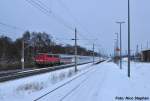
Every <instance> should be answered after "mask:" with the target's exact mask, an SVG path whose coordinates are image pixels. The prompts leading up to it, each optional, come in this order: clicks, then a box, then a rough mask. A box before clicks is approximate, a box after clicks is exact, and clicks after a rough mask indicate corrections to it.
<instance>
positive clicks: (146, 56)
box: [141, 49, 150, 62]
mask: <svg viewBox="0 0 150 101" xmlns="http://www.w3.org/2000/svg"><path fill="white" fill-rule="evenodd" d="M141 55H142V57H141V59H142V61H144V62H150V49H146V50H142V52H141Z"/></svg>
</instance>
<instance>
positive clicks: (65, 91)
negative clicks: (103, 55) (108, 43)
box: [0, 62, 150, 101]
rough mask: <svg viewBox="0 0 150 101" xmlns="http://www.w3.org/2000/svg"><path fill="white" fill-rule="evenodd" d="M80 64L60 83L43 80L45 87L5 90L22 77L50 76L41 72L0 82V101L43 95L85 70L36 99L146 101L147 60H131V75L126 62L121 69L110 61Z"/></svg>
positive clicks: (148, 93) (149, 97) (149, 94)
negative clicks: (128, 73)
mask: <svg viewBox="0 0 150 101" xmlns="http://www.w3.org/2000/svg"><path fill="white" fill-rule="evenodd" d="M84 66H85V67H84ZM84 66H83V67H82V69H81V71H79V72H78V73H77V74H76V75H73V76H71V77H69V78H67V79H64V80H62V81H61V82H58V83H56V84H51V83H50V82H48V81H47V83H44V84H46V85H45V86H44V87H45V88H44V89H41V90H40V91H36V92H24V91H23V92H20V93H16V92H14V93H16V94H14V95H15V96H14V95H13V94H12V95H11V94H10V93H9V91H11V90H9V88H10V89H12V86H16V85H20V84H24V83H25V82H27V81H26V80H29V81H30V82H31V81H32V82H33V81H37V79H38V78H39V81H46V80H47V78H48V77H47V76H50V75H48V74H45V75H41V77H40V76H36V77H32V78H30V79H27V78H26V79H24V80H21V81H18V82H17V81H14V82H13V83H12V82H6V83H5V85H4V84H0V101H9V100H10V99H11V101H34V100H35V99H37V98H38V97H40V96H42V95H43V94H46V93H47V92H49V91H51V90H53V89H55V88H57V87H59V86H60V85H62V84H64V83H65V82H68V81H70V80H72V79H73V78H76V77H78V76H79V75H81V74H84V73H85V72H87V73H85V75H82V76H81V77H79V78H77V79H74V80H72V81H71V82H70V83H68V84H66V85H65V86H63V87H60V88H59V89H57V90H55V91H54V92H53V93H51V94H47V95H46V96H44V97H42V98H41V99H39V100H38V101H118V100H117V99H116V97H122V98H123V99H124V101H150V80H149V77H150V73H149V71H150V68H149V67H150V63H135V62H132V63H131V78H128V77H127V63H126V62H124V64H123V70H120V69H119V66H117V65H116V64H114V63H112V62H103V63H101V64H97V65H91V64H90V65H84ZM89 67H90V68H89ZM85 68H86V69H85ZM63 71H64V70H63ZM65 71H66V70H65ZM88 71H89V72H88ZM58 72H59V71H58ZM58 74H59V73H58ZM14 83H16V84H14ZM17 83H19V84H17ZM44 84H43V85H44ZM10 86H11V87H10ZM2 87H8V88H2ZM7 90H8V91H7ZM2 91H4V92H6V93H3V92H2ZM30 93H31V94H30ZM3 94H5V95H3ZM2 95H3V96H4V97H3V96H2ZM125 97H130V98H132V97H133V100H126V99H125ZM134 97H139V98H142V97H146V98H147V99H145V100H142V99H139V100H135V99H134Z"/></svg>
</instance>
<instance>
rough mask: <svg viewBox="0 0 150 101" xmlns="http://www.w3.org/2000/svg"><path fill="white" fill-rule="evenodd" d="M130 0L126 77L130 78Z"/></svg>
mask: <svg viewBox="0 0 150 101" xmlns="http://www.w3.org/2000/svg"><path fill="white" fill-rule="evenodd" d="M130 54H131V53H130V0H128V77H129V78H130V58H131V57H130Z"/></svg>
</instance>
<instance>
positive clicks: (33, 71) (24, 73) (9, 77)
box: [0, 62, 92, 82]
mask: <svg viewBox="0 0 150 101" xmlns="http://www.w3.org/2000/svg"><path fill="white" fill-rule="evenodd" d="M88 63H92V62H86V63H79V64H78V65H84V64H88ZM73 66H74V64H67V65H61V66H54V67H47V68H40V69H31V70H26V71H18V72H12V73H8V74H7V73H6V74H5V75H1V76H0V82H5V81H10V80H14V79H19V78H23V77H28V76H32V75H38V74H41V73H46V72H51V71H56V70H60V69H65V68H69V67H73Z"/></svg>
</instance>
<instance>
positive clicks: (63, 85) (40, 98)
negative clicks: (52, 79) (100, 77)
mask: <svg viewBox="0 0 150 101" xmlns="http://www.w3.org/2000/svg"><path fill="white" fill-rule="evenodd" d="M101 62H104V61H101ZM101 62H97V63H95V64H94V65H97V64H99V63H101ZM93 69H94V68H91V69H89V70H88V71H85V72H83V73H82V74H80V75H78V76H76V77H75V78H73V79H71V80H69V81H67V82H65V83H63V84H62V85H60V86H58V87H56V88H54V89H53V90H51V91H49V92H47V93H45V94H43V95H41V96H40V97H38V98H37V99H35V100H34V101H40V100H42V98H44V97H46V96H48V95H50V94H52V93H53V92H55V91H57V90H59V89H60V88H62V87H65V86H66V85H68V84H70V83H71V82H72V81H74V80H76V79H78V78H80V77H83V76H84V75H86V74H87V73H89V72H90V71H91V70H93ZM89 77H90V76H88V77H86V78H85V79H83V80H82V81H81V82H80V83H78V84H77V85H76V86H75V87H74V88H72V89H71V90H70V91H69V92H67V93H66V94H65V95H64V96H62V97H61V98H60V101H63V100H64V99H65V98H66V97H67V96H69V95H70V94H71V93H72V92H74V91H75V90H76V89H77V88H79V87H80V86H81V85H82V84H83V83H84V82H85V81H86V80H87V79H88V78H89Z"/></svg>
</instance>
